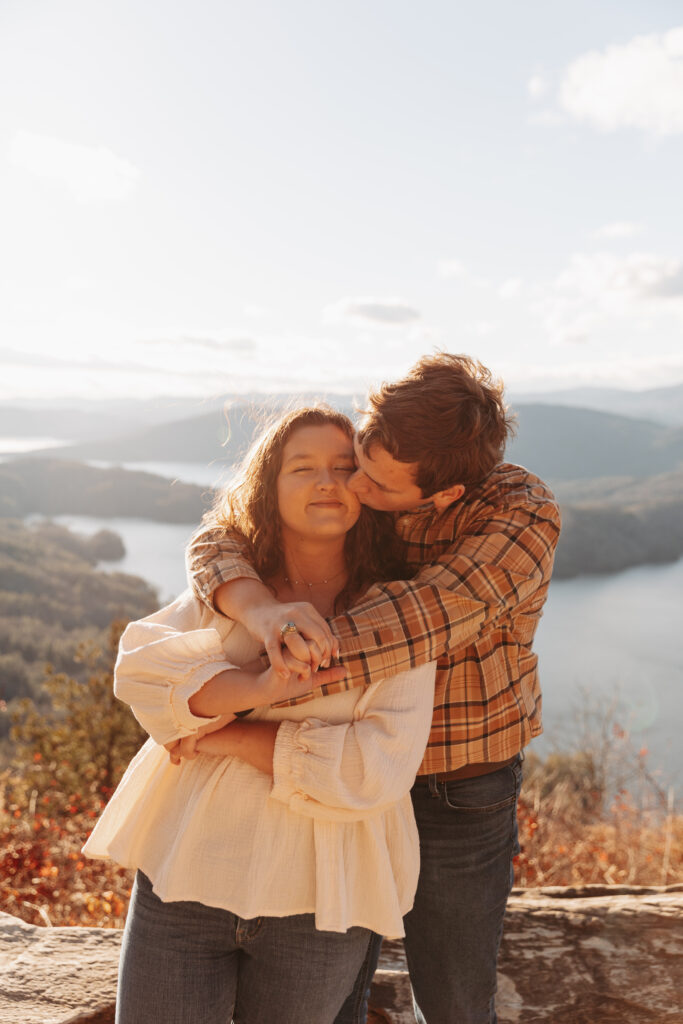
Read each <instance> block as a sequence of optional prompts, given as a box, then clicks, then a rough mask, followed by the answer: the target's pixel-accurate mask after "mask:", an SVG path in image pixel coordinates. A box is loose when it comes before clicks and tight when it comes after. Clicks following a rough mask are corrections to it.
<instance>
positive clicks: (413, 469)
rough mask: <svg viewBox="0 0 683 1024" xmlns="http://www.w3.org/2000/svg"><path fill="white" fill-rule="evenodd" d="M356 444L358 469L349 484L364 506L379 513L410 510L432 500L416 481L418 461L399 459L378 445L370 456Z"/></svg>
mask: <svg viewBox="0 0 683 1024" xmlns="http://www.w3.org/2000/svg"><path fill="white" fill-rule="evenodd" d="M353 447H354V451H355V453H356V462H357V463H358V469H357V470H356V472H355V473H354V474H353V476H351V477H350V478H349V480H348V484H347V486H348V488H349V490H351V491H354V492H355V493H356V494H357V495H358V497H359V498H360V500H361V501H362V502H363V504H364V505H369V506H370V508H376V509H378V510H379V511H380V512H407V511H409V510H410V509H413V508H417V506H418V505H424V504H425V502H426V501H428V500H429V499H427V498H425V497H424V495H423V494H422V491H421V490H420V488H419V487H418V486H417V484H416V483H415V476H416V473H417V463H416V462H399V461H398V460H397V459H395V458H393V456H391V455H389V453H388V452H387V450H386V449H385V448H382V446H381V445H379V444H376V445H373V447H372V448H371V449H370V452H369V454H368V455H366V454H365V452H364V451H363V449H362V448H361V446H360V444H359V443H358V441H357V440H354V442H353Z"/></svg>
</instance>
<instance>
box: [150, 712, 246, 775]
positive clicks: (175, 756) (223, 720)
mask: <svg viewBox="0 0 683 1024" xmlns="http://www.w3.org/2000/svg"><path fill="white" fill-rule="evenodd" d="M234 721H235V715H221V717H220V718H219V719H218V721H217V722H211V723H210V724H208V725H202V726H200V728H199V729H197V731H196V732H193V733H192V734H191V735H190V736H183V738H182V739H179V740H172V741H171V742H170V743H165V744H164V746H165V748H166V750H168V754H169V758H170V761H171V764H180V762H181V761H194V759H195V757H196V756H197V744H198V743H199V741H200V740H201V739H202V738H203V737H204V736H210V735H211V733H214V732H219V731H220V730H221V729H224V728H225V727H226V725H229V723H230V722H234Z"/></svg>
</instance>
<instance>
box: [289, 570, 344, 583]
mask: <svg viewBox="0 0 683 1024" xmlns="http://www.w3.org/2000/svg"><path fill="white" fill-rule="evenodd" d="M294 568H295V569H296V570H297V572H298V571H299V570H298V567H297V566H294ZM344 572H346V567H344V568H343V569H340V570H339V571H338V572H335V573H334V574H333V575H332V576H328V577H327V579H322V580H316V581H315V582H314V583H309V582H308V580H303V579H302V580H294V579H292V577H291V576H283V579H284V581H285V583H289V584H290V585H292V586H299V585H300V584H302V583H303V584H304V586H306V587H322V586H323V585H324V584H325V583H331V582H332V581H333V580H336V579H337V577H338V576H341V575H342V573H344Z"/></svg>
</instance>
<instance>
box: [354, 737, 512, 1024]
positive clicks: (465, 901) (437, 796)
mask: <svg viewBox="0 0 683 1024" xmlns="http://www.w3.org/2000/svg"><path fill="white" fill-rule="evenodd" d="M521 782H522V758H521V757H519V758H518V759H517V760H516V761H515V762H513V763H512V764H511V765H507V766H506V767H504V768H500V769H499V770H498V771H496V772H491V774H489V775H480V776H478V777H477V778H474V779H458V780H455V781H451V782H436V781H435V780H434V778H433V777H432V778H431V779H430V778H429V776H427V777H426V778H425V780H424V781H420V782H416V784H415V786H414V787H413V790H412V798H413V807H414V809H415V818H416V820H417V827H418V831H419V833H420V879H419V882H418V887H417V893H416V896H415V904H414V906H413V909H412V910H411V911H410V913H409V914H407V915H406V917H405V918H404V924H405V930H406V937H405V949H406V958H407V961H408V969H409V971H410V981H411V984H412V986H413V995H414V999H415V1004H416V1005H415V1013H416V1016H417V1019H418V1021H419V1024H496V1021H497V1017H496V1011H495V992H496V961H497V958H498V947H499V945H500V938H501V935H502V931H503V918H504V916H505V906H506V903H507V898H508V896H509V894H510V888H511V886H512V858H513V857H514V855H515V854H516V853H518V852H519V844H518V842H517V798H518V797H519V790H520V787H521ZM371 952H373V953H374V954H375V960H374V964H372V963H371V964H368V963H367V962H366V963H364V965H363V968H362V969H361V972H360V974H359V976H358V978H357V980H356V986H355V988H354V992H353V993H352V995H351V996H349V997H348V999H347V1000H346V1002H345V1003H344V1006H343V1008H342V1011H341V1012H340V1013H339V1015H338V1016H337V1018H336V1021H335V1024H362V1022H364V1021H365V1013H366V1011H367V1002H365V1005H364V995H366V993H367V989H368V986H369V982H370V980H371V978H372V972H373V970H374V967H375V966H376V964H377V958H378V957H379V943H376V942H373V943H371Z"/></svg>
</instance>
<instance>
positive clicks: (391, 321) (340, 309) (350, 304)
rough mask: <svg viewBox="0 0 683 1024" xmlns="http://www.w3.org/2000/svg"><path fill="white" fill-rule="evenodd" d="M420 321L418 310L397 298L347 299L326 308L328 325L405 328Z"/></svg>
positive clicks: (325, 313) (324, 313) (325, 315)
mask: <svg viewBox="0 0 683 1024" xmlns="http://www.w3.org/2000/svg"><path fill="white" fill-rule="evenodd" d="M419 319H420V313H419V311H418V310H416V309H413V307H412V306H409V305H408V304H407V303H406V302H404V301H403V300H402V299H396V298H346V299H340V300H339V301H338V302H335V303H332V304H331V305H329V306H326V307H325V309H324V310H323V320H324V322H325V323H328V324H338V323H345V322H347V323H353V324H359V325H361V326H364V327H405V326H406V325H408V324H413V323H414V322H415V321H416V320H419Z"/></svg>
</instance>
